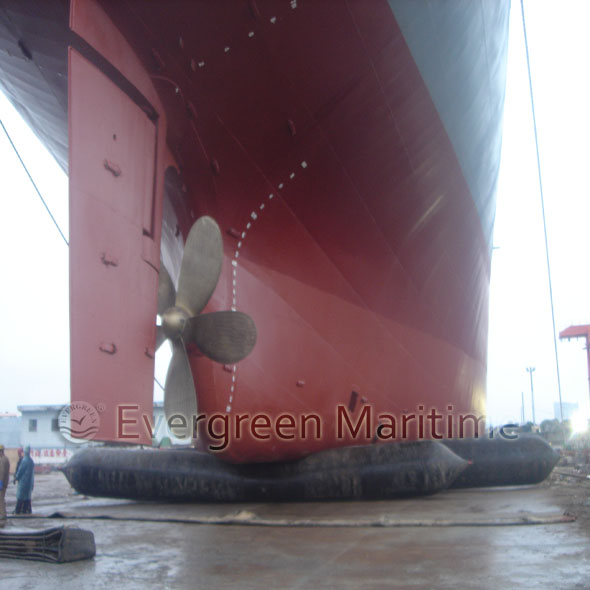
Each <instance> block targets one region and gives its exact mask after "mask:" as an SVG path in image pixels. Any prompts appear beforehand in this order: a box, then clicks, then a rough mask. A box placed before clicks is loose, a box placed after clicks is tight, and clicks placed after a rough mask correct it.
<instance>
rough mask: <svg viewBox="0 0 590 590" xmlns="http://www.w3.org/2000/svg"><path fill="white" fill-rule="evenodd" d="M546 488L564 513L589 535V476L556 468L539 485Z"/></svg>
mask: <svg viewBox="0 0 590 590" xmlns="http://www.w3.org/2000/svg"><path fill="white" fill-rule="evenodd" d="M541 485H543V486H545V487H547V488H548V489H549V490H550V491H551V494H552V496H553V497H554V498H555V501H556V503H557V504H558V505H559V506H561V507H563V509H564V512H567V513H569V514H572V515H574V516H575V517H576V519H577V521H578V522H579V523H580V524H581V525H582V527H583V528H584V529H585V530H586V531H587V532H588V533H589V534H590V476H587V475H585V474H583V473H580V472H579V471H578V470H577V469H575V468H573V467H562V466H558V467H556V468H555V469H554V470H553V472H552V473H551V475H550V476H549V477H548V478H547V480H546V481H545V482H544V483H543V484H541Z"/></svg>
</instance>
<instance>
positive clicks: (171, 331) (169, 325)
mask: <svg viewBox="0 0 590 590" xmlns="http://www.w3.org/2000/svg"><path fill="white" fill-rule="evenodd" d="M222 260H223V244H222V239H221V231H220V230H219V226H218V225H217V223H216V222H215V220H214V219H212V218H211V217H208V216H203V217H200V218H199V219H197V221H195V223H194V224H193V227H192V228H191V230H190V232H189V235H188V237H187V239H186V243H185V246H184V254H183V257H182V265H181V267H180V276H179V279H178V291H176V290H175V289H174V284H173V283H172V279H171V278H170V275H169V274H168V271H167V270H166V268H165V267H164V265H163V264H161V265H160V279H159V284H158V314H159V315H160V316H161V318H162V325H161V326H158V328H157V335H156V349H158V348H159V347H160V346H161V345H162V343H163V342H164V340H166V339H169V340H170V341H171V342H172V360H171V361H170V366H169V367H168V373H167V375H166V383H165V386H164V411H165V413H166V417H167V418H169V417H170V416H172V415H173V414H181V415H183V416H185V417H186V418H189V417H190V416H192V415H196V413H197V397H196V391H195V386H194V380H193V376H192V372H191V368H190V363H189V360H188V355H187V353H186V344H187V343H189V342H192V343H194V344H196V345H197V346H198V348H199V349H200V350H201V352H202V353H203V354H204V355H205V356H207V357H209V358H210V359H211V360H213V361H216V362H218V363H224V364H233V363H237V362H238V361H240V360H242V359H243V358H244V357H246V356H247V355H248V354H249V353H250V351H251V350H252V348H253V347H254V344H256V326H255V324H254V321H253V320H252V318H251V317H250V316H249V315H247V314H245V313H242V312H241V311H217V312H212V313H205V314H201V313H200V312H201V311H202V310H203V309H204V308H205V306H206V305H207V302H208V301H209V299H210V297H211V295H212V294H213V291H214V290H215V287H216V285H217V281H218V280H219V274H220V273H221V263H222Z"/></svg>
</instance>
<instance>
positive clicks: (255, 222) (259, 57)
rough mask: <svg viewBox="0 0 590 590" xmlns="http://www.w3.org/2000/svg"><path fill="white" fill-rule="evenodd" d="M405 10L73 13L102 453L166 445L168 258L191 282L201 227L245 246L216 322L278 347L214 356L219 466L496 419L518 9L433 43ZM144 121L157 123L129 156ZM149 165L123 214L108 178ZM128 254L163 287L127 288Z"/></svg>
mask: <svg viewBox="0 0 590 590" xmlns="http://www.w3.org/2000/svg"><path fill="white" fill-rule="evenodd" d="M406 4H407V3H403V2H399V3H396V2H391V3H388V2H386V1H385V0H383V1H381V0H379V1H375V2H364V1H356V2H344V1H342V2H340V1H335V0H334V1H333V2H279V1H273V2H270V1H269V2H263V1H258V2H255V1H250V2H237V1H236V2H217V3H212V2H202V3H201V2H196V3H194V2H174V3H161V4H155V3H144V2H134V1H125V2H117V3H114V2H108V1H104V2H102V3H101V4H100V5H97V4H94V3H92V2H77V1H76V2H73V3H72V17H71V28H72V29H73V31H74V33H75V38H72V37H71V36H69V37H68V36H67V35H70V33H68V32H67V33H64V34H62V35H58V37H59V38H61V40H62V42H64V43H67V44H68V45H70V47H73V49H71V50H70V54H71V55H70V72H69V76H70V80H69V84H70V97H69V117H70V137H69V149H70V183H71V275H72V280H71V284H72V289H71V306H72V327H71V329H72V399H74V400H80V401H86V402H88V403H90V404H92V405H94V406H95V407H96V406H98V405H99V404H100V405H101V407H102V408H103V411H102V414H101V431H100V433H99V435H98V436H97V438H98V439H107V440H126V441H127V442H133V440H134V439H130V438H125V436H128V435H130V434H137V436H138V438H137V442H146V441H147V440H149V436H148V434H149V433H147V432H146V430H145V428H143V422H142V420H141V418H140V417H141V415H142V414H146V415H150V416H151V396H152V387H151V379H152V375H153V354H152V352H153V346H154V344H153V343H154V339H155V332H154V329H153V318H154V317H155V307H156V290H157V272H156V269H157V268H158V266H159V257H158V249H159V247H160V242H161V245H162V256H163V260H164V264H165V265H166V266H167V268H168V270H169V271H170V272H171V274H172V275H175V271H176V272H177V270H178V260H179V259H178V254H179V252H180V244H181V241H180V238H181V236H182V235H184V236H186V234H187V232H188V229H189V228H190V226H191V224H192V222H193V221H194V220H195V219H197V218H198V217H200V216H202V215H209V216H211V217H213V218H214V219H215V220H216V221H217V223H218V224H219V226H220V228H221V230H222V233H223V241H224V252H225V256H224V261H223V268H222V274H221V278H220V281H219V284H218V286H217V288H216V290H215V292H214V294H213V297H212V299H211V301H210V303H209V305H208V307H207V310H206V311H216V310H227V309H237V310H240V311H244V312H247V313H248V314H249V315H250V316H251V317H252V318H253V320H254V322H255V323H256V327H257V332H258V338H257V343H256V346H255V348H254V350H253V351H252V353H251V354H250V355H249V356H248V357H246V358H245V359H244V360H243V361H241V362H239V363H238V364H237V365H233V366H223V365H220V364H218V363H214V362H212V361H211V360H209V359H208V358H206V357H205V356H203V355H201V354H200V353H199V351H198V350H193V351H192V354H191V366H192V369H193V375H194V380H195V387H196V390H197V400H198V411H199V414H202V415H203V419H202V420H200V421H199V423H198V430H197V432H196V433H195V434H196V435H197V440H198V443H199V444H200V445H201V446H202V447H203V448H205V447H207V446H208V445H213V446H216V447H220V448H219V450H218V451H217V452H218V453H219V454H220V456H222V457H223V458H226V459H228V460H231V461H235V462H252V461H277V460H284V459H293V458H297V457H301V456H304V455H307V454H309V453H312V452H315V451H318V450H321V449H325V448H331V447H336V446H341V445H349V444H351V443H357V444H370V443H371V442H373V441H375V440H379V439H381V438H382V439H387V440H389V439H397V440H400V439H403V438H407V439H416V438H421V437H435V438H436V437H438V436H439V435H440V436H449V435H450V436H452V435H453V432H449V428H450V427H451V425H452V429H453V428H454V429H455V432H454V434H455V435H456V434H457V428H458V426H459V423H460V422H461V421H462V417H463V418H464V417H466V416H474V417H477V418H479V417H483V416H484V414H485V380H486V355H487V324H488V319H487V314H488V284H489V272H490V243H491V231H492V224H493V215H494V198H495V197H494V192H495V184H496V176H497V167H498V161H499V134H500V125H501V113H502V102H503V92H504V89H503V64H504V62H505V51H506V39H507V12H508V6H507V5H504V4H498V5H495V6H494V8H493V9H490V8H487V9H486V10H483V9H482V14H481V15H479V16H478V18H480V17H481V19H480V20H481V22H483V25H481V26H482V27H483V30H484V32H485V33H486V34H487V36H485V35H484V37H485V38H483V37H482V35H481V30H480V29H478V28H477V27H476V26H475V25H474V24H473V22H475V20H474V19H475V17H473V16H472V15H471V13H472V12H473V11H472V10H471V9H468V8H467V6H466V5H464V4H461V3H457V4H456V5H455V4H454V5H453V6H452V8H453V10H455V11H456V12H457V13H459V14H461V15H463V20H460V19H459V20H457V19H454V18H453V15H448V20H447V21H442V22H441V23H440V27H434V26H433V28H432V29H428V28H424V23H425V22H427V20H426V21H425V20H424V18H423V16H424V15H423V12H424V7H422V6H420V7H419V8H415V7H416V6H418V5H420V4H421V3H409V4H407V5H406ZM445 5H446V3H445ZM412 6H414V8H412ZM448 9H449V10H450V8H448ZM478 10H479V9H478ZM486 11H487V12H486ZM470 15H471V16H470ZM455 16H456V15H455ZM470 19H471V20H470ZM449 22H453V23H454V24H453V25H449ZM478 22H479V21H478ZM431 24H432V23H431ZM421 27H422V28H421ZM433 31H436V35H437V38H436V39H434V37H431V34H432V32H433ZM458 31H459V33H458ZM438 37H440V38H438ZM453 37H456V38H453ZM80 40H83V42H81V41H80ZM30 42H31V43H32V41H30ZM423 47H426V49H427V50H428V51H426V50H425V51H424V52H423V54H420V48H423ZM443 50H444V51H443ZM445 52H446V53H445ZM74 54H75V55H74ZM78 54H80V55H78ZM96 54H98V57H97V55H96ZM465 54H469V57H466V55H465ZM101 59H104V60H105V61H106V62H108V63H107V65H105V64H104V63H103V62H101V61H100V60H101ZM99 62H100V63H99ZM108 64H110V65H112V66H113V67H114V70H115V73H113V72H112V71H111V70H109V68H108ZM429 64H434V65H432V67H430V66H429ZM466 66H469V67H468V68H467V67H466ZM92 67H94V68H96V69H98V70H100V75H95V74H92V73H91V69H90V68H92ZM76 68H78V69H76ZM101 76H102V77H101ZM103 77H104V78H105V79H108V84H109V85H111V86H112V85H113V84H114V85H115V86H116V87H117V89H118V92H120V93H122V94H121V96H123V95H124V98H117V97H118V96H119V95H118V94H117V92H115V91H113V92H112V93H111V94H109V95H108V96H109V97H110V98H108V100H106V99H102V100H103V102H107V103H108V104H106V105H104V108H105V113H107V114H108V117H111V119H109V118H108V117H107V115H105V117H106V118H103V119H101V117H99V116H98V115H97V116H96V117H95V118H93V117H92V114H93V113H98V112H102V111H101V110H100V109H101V108H102V107H103V105H101V99H99V100H94V101H93V100H92V97H93V96H94V97H96V96H97V92H99V91H100V89H101V88H102V85H104V84H106V82H104V81H103ZM93 84H94V85H93ZM105 87H106V86H105ZM109 87H110V86H109ZM129 88H131V90H130V89H129ZM134 92H135V94H134ZM101 96H106V95H103V94H101ZM138 96H139V98H138ZM17 98H18V97H17ZM19 100H20V101H21V102H22V101H23V100H24V99H23V98H22V97H21V98H20V99H19ZM19 100H15V102H19ZM142 102H143V104H142ZM129 105H132V106H129ZM138 107H139V109H140V110H141V111H142V112H143V113H144V115H145V114H146V113H147V117H148V119H149V120H150V121H152V123H150V124H147V123H145V124H144V123H142V125H143V126H144V127H145V128H146V129H147V130H145V129H144V131H142V132H141V133H143V135H141V134H140V133H139V132H138V131H137V129H136V128H135V127H134V130H133V131H132V132H130V133H131V135H132V138H133V141H131V143H130V146H131V149H129V150H127V151H124V150H123V151H121V150H120V152H117V153H116V155H115V156H112V157H110V156H109V157H107V156H108V154H109V153H110V152H109V150H111V151H112V150H113V149H114V148H112V141H113V140H111V131H112V130H111V128H110V127H109V125H111V124H112V125H114V127H113V129H115V127H116V129H115V131H116V132H113V133H112V137H113V138H114V137H115V135H119V136H121V135H122V134H123V130H122V129H121V131H118V130H119V129H120V128H122V127H124V124H123V122H125V121H129V120H130V118H132V117H135V116H136V113H137V108H138ZM150 109H153V111H154V112H155V113H156V115H154V113H153V112H151V111H150ZM98 119H101V120H100V121H97V120H98ZM105 121H106V122H105ZM113 121H115V122H113ZM116 121H118V122H116ZM152 124H153V125H152ZM117 125H118V126H119V127H117ZM152 127H153V128H152ZM107 128H108V133H107V131H105V133H104V134H103V135H104V137H103V136H102V135H101V130H102V129H107ZM89 137H91V138H93V139H92V140H90V139H89ZM145 137H148V140H145ZM141 138H144V139H141ZM163 138H165V140H163ZM117 141H120V139H118V138H117ZM109 142H111V143H109ZM142 142H144V143H145V142H147V143H149V142H153V148H150V150H145V149H137V148H138V146H141V145H143V143H142ZM89 143H93V149H94V152H93V154H92V155H91V156H89V155H88V152H92V150H89V149H87V148H88V144H89ZM103 148H104V149H103ZM117 149H118V148H117ZM101 150H102V151H101ZM55 151H59V150H55ZM113 153H115V152H113ZM58 156H59V154H58ZM117 158H118V159H117ZM125 158H127V160H126V159H125ZM103 159H104V161H105V162H107V164H105V166H103V165H102V164H103ZM98 160H100V166H98V168H100V169H101V172H100V173H101V174H104V168H105V167H106V168H107V172H106V177H108V181H107V180H101V178H103V177H101V176H100V175H99V172H97V171H96V170H97V167H96V162H97V161H98ZM121 161H123V164H122V163H121ZM146 161H151V162H152V164H151V166H152V168H150V171H149V174H148V176H149V178H153V182H154V188H153V191H150V192H149V198H148V199H147V200H148V201H149V214H147V216H146V209H145V208H143V209H142V208H139V209H137V208H134V207H131V208H130V209H129V211H127V210H126V211H124V212H121V209H118V207H120V206H121V205H120V203H121V201H120V200H117V199H118V197H117V195H118V194H119V193H117V191H121V195H123V194H125V195H126V194H128V192H127V193H126V192H125V191H126V190H127V191H128V189H125V188H121V186H122V185H121V183H119V184H116V182H115V180H113V179H112V178H111V176H112V177H115V179H116V175H115V174H114V173H113V170H112V169H111V170H110V171H109V170H108V167H109V166H111V164H112V166H118V167H120V168H121V169H122V170H123V173H122V175H121V178H126V174H127V171H128V170H129V167H131V168H132V169H134V170H135V169H136V168H137V169H142V170H143V168H142V164H145V162H146ZM126 162H128V164H127V165H126V164H125V163H126ZM126 166H127V167H126ZM165 179H167V180H168V181H169V182H167V183H165ZM111 181H112V182H113V188H112V190H111V189H109V188H105V187H104V186H102V183H103V182H104V183H106V182H111ZM97 187H100V188H97ZM98 193H101V194H98ZM102 193H108V194H107V196H104V195H103V194H102ZM140 193H141V191H140ZM129 198H131V199H135V197H129ZM109 199H112V200H113V201H112V202H111V201H109ZM137 199H138V200H139V201H140V202H141V201H142V200H143V201H145V200H146V197H145V190H144V192H143V193H142V194H139V196H137ZM99 201H100V206H98V205H96V203H97V202H99ZM115 201H116V202H115ZM137 211H139V213H137ZM142 211H143V212H142ZM134 216H135V217H134ZM142 216H143V217H142ZM138 218H140V219H139V220H138ZM127 219H129V223H127ZM113 220H115V221H113ZM120 220H123V221H125V223H123V221H121V223H120V224H119V221H120ZM116 224H119V225H120V226H121V227H114V225H116ZM162 224H163V225H162ZM162 227H163V229H162ZM130 228H134V229H133V231H130ZM133 232H135V233H133ZM105 234H106V235H108V239H106V238H105V237H104V236H105ZM146 244H147V245H146ZM125 253H127V254H128V255H129V257H132V258H133V261H131V262H129V264H130V267H129V268H134V269H135V268H140V269H141V270H140V271H137V272H129V271H128V270H127V271H123V272H124V273H125V276H124V277H119V275H117V272H118V271H117V268H121V267H125V265H126V264H127V260H126V256H127V254H125ZM129 253H131V254H129ZM101 256H103V259H102V263H101V262H100V260H99V259H100V257H101ZM105 260H106V262H105ZM109 261H111V263H112V264H109ZM137 261H140V262H137ZM123 272H122V274H123ZM109 285H110V287H109ZM113 285H114V287H112V286H113ZM138 285H139V286H138ZM111 287H112V288H111ZM130 293H134V294H135V293H140V295H138V296H137V297H133V301H125V299H126V298H127V297H129V294H130ZM129 299H131V297H129ZM89 309H92V313H89ZM129 325H132V326H133V329H132V330H130V329H129ZM90 335H91V336H90ZM95 335H96V337H95ZM111 345H113V347H114V348H113V349H111V348H109V347H110V346H111ZM114 351H116V354H112V353H113V352H114ZM125 355H129V356H125ZM122 405H123V406H127V408H126V409H124V411H121V406H122ZM433 411H434V412H435V414H436V415H437V416H440V419H437V422H436V427H435V424H434V423H435V420H434V419H430V420H428V419H427V418H425V417H426V416H428V415H432V414H431V413H432V412H433ZM345 414H346V418H348V420H349V421H350V423H351V424H353V425H354V424H356V422H357V420H361V419H362V420H361V421H360V422H359V424H360V425H361V426H362V427H361V428H360V429H359V431H358V432H357V434H356V435H354V434H353V433H352V432H351V428H350V427H349V422H348V421H347V420H346V418H344V415H345ZM369 414H370V416H369ZM216 415H218V417H217V418H216V419H215V422H214V423H212V420H211V419H212V418H213V417H214V416H216ZM237 416H244V418H243V421H242V422H241V429H240V432H237V431H236V417H237ZM256 416H258V418H256ZM404 416H405V418H404ZM412 416H414V417H413V418H412ZM420 416H422V419H421V418H420ZM303 417H307V418H308V421H307V423H306V425H307V430H306V431H305V432H303V431H302V426H303V425H304V423H305V420H303ZM310 417H317V421H316V420H315V419H313V418H310ZM389 417H392V418H389ZM279 418H280V421H279V422H280V423H279V424H277V419H279ZM369 418H370V419H369ZM122 420H123V424H121V421H122ZM127 420H129V421H127ZM134 420H135V422H133V421H134ZM392 421H395V426H396V429H395V432H393V428H392V424H393V422H392ZM254 423H256V424H258V426H253V424H254ZM404 424H405V426H406V427H405V428H403V425H404ZM228 425H229V426H230V427H231V428H230V429H229V431H228V432H229V435H228V436H227V437H225V438H224V437H223V436H222V434H223V431H225V430H226V428H227V427H228ZM318 425H319V426H318ZM367 425H368V430H366V429H365V426H367ZM380 425H381V426H382V428H381V429H379V426H380ZM339 426H340V427H342V428H339ZM480 426H481V423H480ZM208 429H209V432H208ZM211 429H212V430H211ZM121 434H124V435H125V436H124V437H123V439H122V438H121ZM212 435H213V436H212Z"/></svg>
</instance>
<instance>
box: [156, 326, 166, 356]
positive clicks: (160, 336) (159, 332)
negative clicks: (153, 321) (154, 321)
mask: <svg viewBox="0 0 590 590" xmlns="http://www.w3.org/2000/svg"><path fill="white" fill-rule="evenodd" d="M164 340H166V334H164V328H162V326H156V350H158V348H160V346H162V344H164Z"/></svg>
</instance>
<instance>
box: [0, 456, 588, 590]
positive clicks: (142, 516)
mask: <svg viewBox="0 0 590 590" xmlns="http://www.w3.org/2000/svg"><path fill="white" fill-rule="evenodd" d="M564 473H565V475H564ZM574 476H577V477H574ZM14 504H15V486H14V485H12V484H11V485H10V487H9V488H8V493H7V508H8V510H9V512H10V511H11V510H13V509H14ZM32 505H33V515H32V517H14V516H12V517H11V518H10V519H9V522H8V525H7V530H8V529H13V530H14V529H27V530H30V529H41V528H48V527H52V526H61V525H65V526H78V527H80V528H84V529H86V530H90V531H92V532H93V534H94V537H95V541H96V556H95V557H94V558H93V559H89V560H84V561H79V562H73V563H66V564H60V565H56V564H48V563H43V562H34V561H27V562H23V561H19V560H14V559H2V560H0V570H1V571H2V574H1V577H2V583H3V584H5V585H6V587H7V588H8V587H10V588H13V589H15V590H36V589H37V588H39V587H42V588H46V589H47V590H69V589H70V588H72V590H74V589H75V590H79V588H97V589H103V588H104V589H105V590H107V589H110V588H112V585H113V583H115V585H116V586H117V588H118V589H119V590H127V589H129V590H135V589H136V588H142V589H143V590H148V589H151V588H154V589H156V588H157V589H158V590H159V589H161V588H181V589H183V588H187V589H189V588H190V589H191V590H194V588H201V587H202V588H220V589H223V588H228V589H229V588H232V589H233V588H244V589H248V588H251V589H258V588H268V589H269V590H270V589H274V588H277V589H285V590H286V589H291V588H299V589H301V588H312V587H313V588H326V589H328V588H329V589H332V588H339V589H340V590H347V589H350V590H356V589H358V588H370V589H373V588H375V589H379V590H381V589H382V590H385V589H388V590H389V589H391V588H399V589H403V590H407V589H410V588H416V589H417V588H439V589H442V590H451V589H453V590H456V589H457V588H461V589H462V590H471V589H473V590H497V589H498V588H527V590H537V589H539V590H545V589H547V588H551V589H554V588H559V589H560V590H561V589H568V590H584V589H587V588H588V587H589V586H588V580H589V579H590V543H589V542H588V541H589V540H590V480H588V479H585V476H584V475H583V474H580V473H579V472H578V471H577V470H576V469H575V467H573V466H562V467H559V468H558V469H557V471H556V472H554V474H553V475H552V476H551V477H550V478H549V479H548V480H547V481H546V482H544V483H543V484H540V485H538V486H524V487H518V488H516V487H514V488H487V489H484V488H482V489H476V490H466V489H462V490H449V491H443V492H440V493H438V494H435V495H433V496H427V497H420V498H408V499H400V500H393V501H375V502H341V503H338V502H332V503H317V502H316V503H288V504H249V505H199V504H184V505H183V504H154V503H146V502H130V501H118V500H109V499H97V498H88V497H84V496H81V495H79V494H77V493H76V492H74V491H73V490H72V489H71V488H70V486H69V484H68V482H67V480H66V479H65V477H64V476H63V475H62V474H61V473H59V472H53V473H49V474H41V475H38V476H37V477H36V483H35V490H34V495H33V502H32ZM56 512H60V513H61V514H62V517H61V518H56V514H55V513H56ZM236 512H237V514H238V515H244V514H253V515H254V516H255V517H256V519H257V520H256V521H255V522H253V523H250V524H248V523H246V522H236V519H235V518H233V519H232V523H231V524H229V523H228V521H227V520H225V518H226V517H227V516H228V515H229V516H235V514H236ZM564 512H568V513H570V514H573V515H575V516H576V517H577V521H575V522H572V521H570V520H569V519H567V518H565V519H564V518H563V517H562V515H563V513H564ZM383 517H387V518H388V519H391V520H392V521H393V523H392V524H391V525H383V522H382V520H381V519H382V518H383ZM283 519H287V520H289V521H291V522H297V521H299V522H300V521H301V520H302V519H305V521H306V523H310V524H305V525H303V526H301V524H299V525H296V526H293V525H289V526H283V525H278V526H277V520H283ZM535 519H536V521H535V522H532V521H533V520H535ZM212 520H214V521H218V523H217V524H212ZM335 520H345V521H352V522H354V521H358V520H362V521H363V523H361V524H360V525H356V526H349V525H346V526H344V527H343V526H335V525H334V524H330V523H333V522H334V521H335ZM262 521H264V522H266V523H267V524H266V525H262V524H261V522H262ZM445 522H447V523H449V522H451V523H453V522H454V524H451V525H450V526H449V525H448V524H447V525H445V524H444V523H445ZM371 523H372V524H371ZM375 523H377V524H375ZM269 525H270V526H269ZM2 587H4V586H2Z"/></svg>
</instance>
